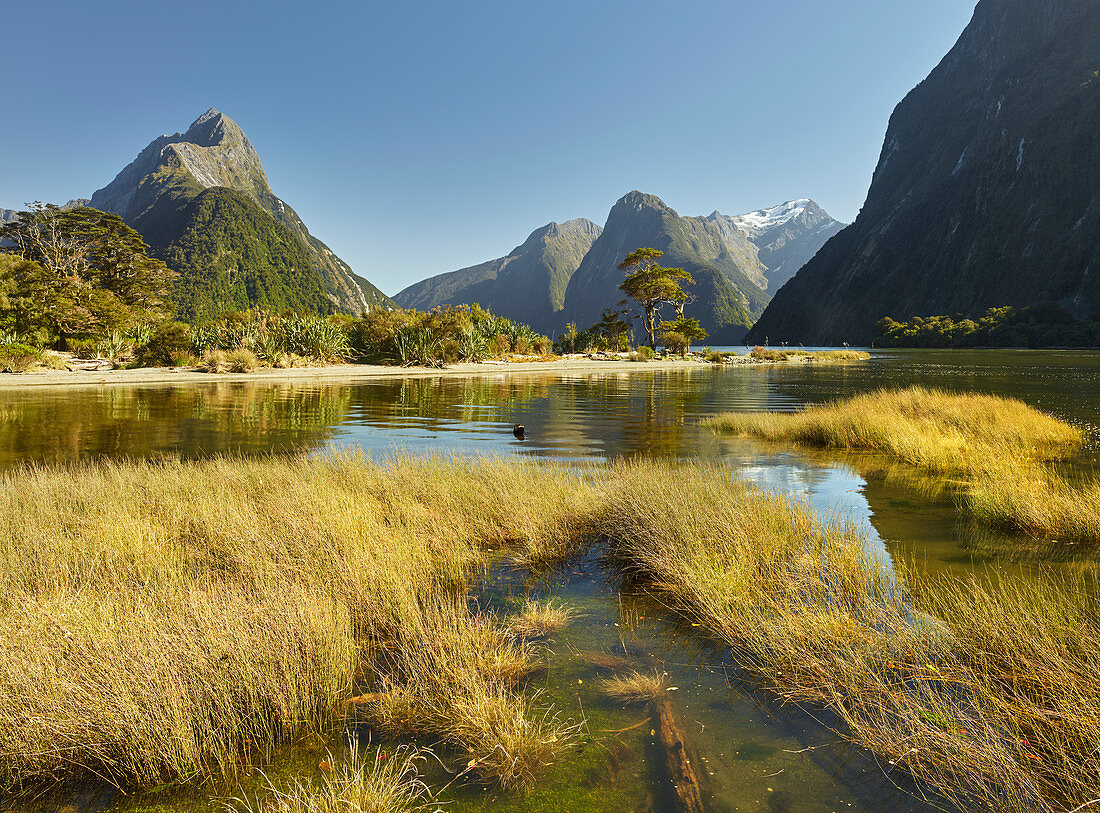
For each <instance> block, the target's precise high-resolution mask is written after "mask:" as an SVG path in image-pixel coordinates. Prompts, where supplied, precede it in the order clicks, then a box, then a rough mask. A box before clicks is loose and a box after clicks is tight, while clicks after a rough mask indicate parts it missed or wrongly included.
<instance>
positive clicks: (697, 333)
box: [657, 317, 707, 355]
mask: <svg viewBox="0 0 1100 813" xmlns="http://www.w3.org/2000/svg"><path fill="white" fill-rule="evenodd" d="M657 332H658V333H659V334H660V337H661V344H663V345H664V346H665V347H666V348H667V349H668V350H672V351H674V352H676V353H679V354H680V355H684V354H685V353H687V351H688V348H689V347H690V346H691V345H692V343H693V342H698V341H702V340H703V339H705V338H706V337H707V332H706V331H705V330H703V327H702V325H700V324H699V320H698V319H684V318H683V317H681V318H679V319H675V320H673V321H671V322H661V326H660V327H659V328H658V331H657Z"/></svg>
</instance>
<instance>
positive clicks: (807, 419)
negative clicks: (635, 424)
mask: <svg viewBox="0 0 1100 813" xmlns="http://www.w3.org/2000/svg"><path fill="white" fill-rule="evenodd" d="M701 423H702V424H703V425H704V426H709V427H711V428H712V429H714V430H715V431H718V432H728V433H731V434H736V435H742V436H749V437H757V438H761V439H763V440H769V441H787V442H796V443H805V444H808V445H812V446H823V447H826V448H830V449H852V450H864V451H874V452H881V453H884V454H888V455H890V456H892V457H895V458H897V459H898V460H900V461H902V462H904V463H906V464H908V465H910V466H914V467H916V468H920V469H925V470H928V471H932V472H937V473H945V474H961V475H970V474H974V473H977V472H980V471H982V470H983V469H984V468H986V467H988V466H989V465H990V463H991V461H993V462H995V461H1000V462H1002V463H1003V462H1006V461H1008V462H1013V461H1015V462H1027V461H1041V460H1058V459H1061V458H1063V457H1065V456H1067V455H1069V454H1071V453H1072V452H1073V451H1075V450H1076V449H1078V448H1080V446H1081V445H1082V443H1083V442H1084V438H1083V435H1082V433H1081V431H1080V430H1079V429H1077V428H1075V427H1073V426H1070V425H1069V424H1067V423H1064V422H1063V421H1060V420H1058V419H1056V418H1053V417H1051V416H1049V415H1046V414H1044V413H1042V412H1039V411H1038V410H1036V409H1033V408H1031V407H1029V406H1028V405H1026V404H1024V403H1023V402H1022V401H1017V400H1015V399H1011V398H1001V397H999V396H994V395H980V394H977V393H965V394H956V393H948V392H944V391H942V390H935V389H927V388H925V387H909V388H907V389H900V390H876V391H874V392H869V393H863V394H860V395H856V396H854V397H852V398H849V399H846V400H841V401H831V402H829V403H826V404H822V405H820V406H811V407H808V408H806V409H805V410H803V411H801V412H795V413H776V412H745V413H736V412H733V413H726V414H723V415H717V416H715V417H713V418H708V419H706V420H704V421H702V422H701Z"/></svg>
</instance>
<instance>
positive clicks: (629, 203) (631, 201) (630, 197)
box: [612, 189, 668, 209]
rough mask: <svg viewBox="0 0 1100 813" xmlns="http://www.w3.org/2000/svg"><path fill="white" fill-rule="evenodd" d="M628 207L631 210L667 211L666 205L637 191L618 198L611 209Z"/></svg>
mask: <svg viewBox="0 0 1100 813" xmlns="http://www.w3.org/2000/svg"><path fill="white" fill-rule="evenodd" d="M620 206H623V207H630V208H632V209H667V208H668V204H666V203H665V202H664V201H663V200H661V199H660V198H659V197H657V196H656V195H650V194H648V193H646V192H639V191H638V190H637V189H634V190H631V191H630V192H627V193H626V194H625V195H623V196H622V197H621V198H619V199H618V200H617V201H616V202H615V206H614V207H612V208H619V207H620Z"/></svg>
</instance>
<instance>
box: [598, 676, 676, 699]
mask: <svg viewBox="0 0 1100 813" xmlns="http://www.w3.org/2000/svg"><path fill="white" fill-rule="evenodd" d="M599 689H600V692H602V693H603V694H604V695H605V696H607V697H609V698H611V699H612V700H614V701H616V702H618V703H626V704H638V703H648V702H649V701H650V700H656V699H658V698H659V697H661V696H662V695H663V694H664V693H665V692H666V691H668V676H667V675H665V674H664V673H663V672H658V671H656V670H654V671H652V672H637V671H633V670H632V671H630V672H628V673H627V674H625V675H616V676H614V677H609V678H604V679H603V680H601V681H600V683H599Z"/></svg>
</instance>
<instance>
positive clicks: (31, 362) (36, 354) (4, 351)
mask: <svg viewBox="0 0 1100 813" xmlns="http://www.w3.org/2000/svg"><path fill="white" fill-rule="evenodd" d="M41 363H42V351H41V350H38V349H37V348H34V347H31V346H30V345H27V344H20V343H18V342H12V343H10V344H0V372H5V373H24V372H26V371H27V370H30V369H31V368H32V367H37V366H38V365H39V364H41Z"/></svg>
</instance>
